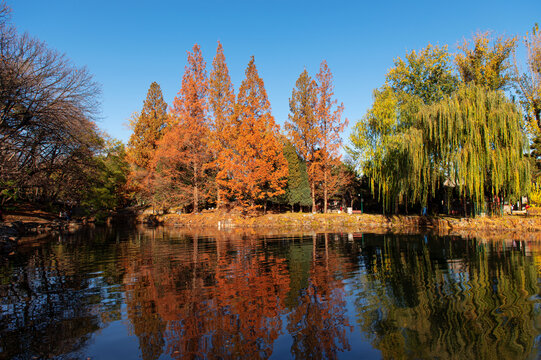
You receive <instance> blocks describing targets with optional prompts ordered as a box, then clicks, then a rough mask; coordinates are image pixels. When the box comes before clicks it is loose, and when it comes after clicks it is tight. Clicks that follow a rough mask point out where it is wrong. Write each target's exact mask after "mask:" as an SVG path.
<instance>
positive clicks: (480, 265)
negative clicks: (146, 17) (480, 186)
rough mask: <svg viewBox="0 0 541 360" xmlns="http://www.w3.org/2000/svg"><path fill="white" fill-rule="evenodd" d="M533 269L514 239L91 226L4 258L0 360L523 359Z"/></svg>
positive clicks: (531, 326)
mask: <svg viewBox="0 0 541 360" xmlns="http://www.w3.org/2000/svg"><path fill="white" fill-rule="evenodd" d="M540 275H541V247H540V246H539V245H536V244H526V243H525V242H510V243H505V242H497V243H484V242H481V241H477V240H462V239H459V238H452V237H446V238H443V237H432V236H426V237H425V236H397V235H367V234H365V235H362V234H349V235H348V234H317V235H316V234H309V235H296V236H293V235H292V236H278V235H273V236H263V235H258V234H255V233H246V232H242V233H226V232H217V231H216V232H209V231H207V232H201V233H194V232H186V231H182V230H164V229H128V230H120V229H118V230H115V229H108V230H99V231H98V230H88V231H86V232H82V233H78V234H76V235H74V236H70V237H64V238H61V239H49V240H47V241H45V242H44V243H43V244H41V245H40V246H27V247H24V248H23V249H22V251H21V253H20V254H19V255H18V256H17V257H16V258H15V259H13V260H11V261H10V262H9V263H5V264H3V265H1V267H0V296H1V299H2V300H1V307H0V358H6V359H7V358H31V357H32V356H36V357H43V358H46V357H62V358H81V357H84V358H86V357H87V356H90V357H99V358H114V356H113V355H112V354H111V353H109V352H108V351H107V346H106V345H101V344H107V342H106V339H105V338H106V335H105V334H104V332H105V330H106V329H115V347H120V348H128V347H130V346H133V342H132V341H131V339H134V338H135V339H136V340H137V341H136V342H135V343H136V344H137V345H138V349H134V350H135V351H136V353H137V354H138V356H139V357H140V358H142V359H145V360H151V359H158V358H161V359H167V358H172V359H197V358H209V359H217V358H246V359H254V358H255V359H257V358H269V357H272V356H273V355H274V356H278V355H277V354H280V356H281V357H283V355H284V354H289V356H290V357H292V358H316V359H319V358H321V359H323V358H330V359H334V358H346V357H358V356H359V355H363V354H360V349H362V348H364V349H372V351H376V353H375V357H377V358H382V357H383V358H389V359H391V358H392V359H395V358H440V359H443V358H453V359H454V358H495V357H496V356H498V357H500V358H513V359H520V358H536V357H537V356H538V355H539V354H541V348H540V346H541V345H540V343H541V335H540V334H541V308H540V303H541V302H540V294H539V278H541V276H540ZM112 325H124V326H112ZM137 345H136V346H137ZM364 355H365V354H364Z"/></svg>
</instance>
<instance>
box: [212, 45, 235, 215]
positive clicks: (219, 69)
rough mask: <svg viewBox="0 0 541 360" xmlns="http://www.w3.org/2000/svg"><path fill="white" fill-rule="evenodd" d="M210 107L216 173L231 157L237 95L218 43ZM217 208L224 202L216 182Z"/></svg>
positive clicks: (213, 69) (213, 64) (213, 68)
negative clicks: (232, 128) (231, 138)
mask: <svg viewBox="0 0 541 360" xmlns="http://www.w3.org/2000/svg"><path fill="white" fill-rule="evenodd" d="M208 95H209V107H210V111H211V112H212V117H211V121H210V129H211V131H210V143H209V145H210V148H211V151H212V154H213V160H214V167H215V169H216V172H219V171H222V170H223V169H224V164H225V162H226V159H227V158H229V157H230V156H231V146H230V143H229V138H230V131H231V120H232V115H233V111H234V107H235V93H234V90H233V85H232V84H231V78H230V77H229V70H228V68H227V64H226V62H225V55H224V52H223V48H222V44H221V43H220V42H218V48H217V49H216V56H215V57H214V61H213V62H212V71H211V73H210V77H209V90H208ZM215 184H216V193H217V199H216V207H217V208H220V207H221V205H222V202H223V199H222V198H223V196H222V192H223V190H222V189H221V188H220V186H219V183H218V182H216V183H215Z"/></svg>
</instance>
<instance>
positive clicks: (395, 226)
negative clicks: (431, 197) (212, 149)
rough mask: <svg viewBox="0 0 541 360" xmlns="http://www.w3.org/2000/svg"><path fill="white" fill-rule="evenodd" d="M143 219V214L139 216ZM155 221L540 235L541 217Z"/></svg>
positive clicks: (214, 216)
mask: <svg viewBox="0 0 541 360" xmlns="http://www.w3.org/2000/svg"><path fill="white" fill-rule="evenodd" d="M139 219H140V220H142V219H143V215H141V216H140V218H139ZM156 220H157V221H158V222H160V223H162V224H164V225H166V226H177V227H212V228H224V229H225V228H276V229H299V230H308V231H330V230H333V231H359V232H363V231H364V232H367V231H374V230H378V231H382V230H383V231H395V232H399V231H402V230H408V231H411V230H415V229H417V230H434V231H437V232H440V233H459V232H467V231H484V232H486V231H497V232H539V233H540V235H541V217H539V216H521V215H511V216H501V217H500V216H498V217H477V218H457V217H423V216H416V215H413V216H383V215H373V214H353V215H348V214H310V213H308V214H306V213H300V214H299V213H286V214H267V215H261V216H252V217H244V216H241V215H232V214H224V213H213V212H209V213H201V214H180V215H178V214H166V215H161V216H157V217H156Z"/></svg>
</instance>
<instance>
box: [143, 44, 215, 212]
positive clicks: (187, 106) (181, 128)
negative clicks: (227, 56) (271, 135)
mask: <svg viewBox="0 0 541 360" xmlns="http://www.w3.org/2000/svg"><path fill="white" fill-rule="evenodd" d="M205 67H206V65H205V61H204V60H203V56H202V55H201V49H200V48H199V45H197V44H196V45H194V47H193V52H188V65H187V66H186V69H185V72H184V76H183V77H182V87H181V89H180V91H179V93H178V96H176V97H175V99H174V101H173V108H172V109H171V114H170V119H169V128H170V129H169V130H168V131H167V132H166V134H165V135H164V137H163V138H162V140H161V141H160V145H159V147H158V149H157V151H156V154H155V159H154V169H155V171H156V172H157V173H159V177H158V179H159V180H160V181H162V182H163V181H164V179H165V181H166V184H169V186H165V187H164V189H166V190H167V191H169V190H172V189H176V190H177V191H179V192H180V193H181V194H179V195H180V197H182V193H184V194H187V193H189V194H191V197H192V204H193V212H198V211H199V203H200V201H201V198H205V197H206V196H207V194H208V188H209V179H210V174H209V163H210V161H211V154H210V152H209V150H208V135H209V124H208V118H207V107H208V104H207V92H208V81H207V73H206V68H205ZM168 195H169V196H173V194H172V193H169V194H168Z"/></svg>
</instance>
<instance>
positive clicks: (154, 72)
mask: <svg viewBox="0 0 541 360" xmlns="http://www.w3.org/2000/svg"><path fill="white" fill-rule="evenodd" d="M7 4H8V5H9V6H10V7H11V8H12V21H13V23H14V24H15V26H16V27H17V28H18V30H19V31H20V32H28V33H29V34H31V35H33V36H35V37H38V38H39V39H41V40H42V41H45V42H46V43H47V44H48V45H49V46H50V47H51V48H55V49H57V50H59V51H60V52H63V53H66V55H67V56H68V57H69V58H70V59H71V60H72V61H73V63H74V64H75V65H77V66H86V67H87V68H88V69H89V71H90V72H91V73H92V74H93V75H94V77H95V80H96V81H97V82H99V83H100V84H101V88H102V94H101V96H100V100H101V104H102V105H101V109H100V114H101V119H100V120H99V121H98V125H99V126H100V128H102V129H103V130H105V131H107V132H108V133H109V134H110V135H112V136H114V137H116V138H119V139H121V140H123V141H125V142H126V141H127V140H128V138H129V136H130V130H129V129H128V128H127V127H126V126H125V124H126V123H127V120H128V118H129V117H130V116H131V114H132V113H133V112H136V111H140V110H141V108H142V104H143V100H144V98H145V97H146V92H147V90H148V87H149V85H150V83H151V82H152V81H156V82H158V83H159V84H160V86H161V87H162V90H163V93H164V97H165V100H166V101H167V102H168V104H171V103H172V100H173V98H174V97H175V95H176V94H177V93H178V91H179V89H180V86H181V78H182V74H183V72H184V66H185V65H186V51H188V50H191V48H192V47H193V45H194V43H198V44H199V45H200V46H201V48H202V51H203V56H204V57H205V59H206V62H207V67H208V69H209V71H210V65H211V63H212V59H213V57H214V55H215V52H216V46H217V41H221V42H222V44H223V46H224V51H225V55H226V59H227V64H228V66H229V70H230V73H231V77H232V81H233V84H234V86H235V90H236V89H238V87H239V85H240V83H241V81H242V79H243V76H244V69H245V67H246V65H247V63H248V61H249V59H250V56H251V55H254V56H255V61H256V66H257V68H258V70H259V73H260V75H261V76H262V78H263V80H264V82H265V87H266V89H267V93H268V95H269V99H270V101H271V106H272V110H273V115H274V116H275V118H276V121H277V122H278V123H279V124H280V125H283V123H284V121H285V120H286V119H287V115H288V112H289V100H288V99H289V97H290V95H291V90H292V88H293V86H294V84H295V81H296V79H297V77H298V75H299V74H300V73H301V72H302V70H303V69H304V68H306V69H307V70H308V71H309V72H310V73H311V74H312V75H315V73H317V71H318V69H319V64H320V62H321V61H322V60H323V59H326V60H327V62H328V64H329V66H330V68H331V70H332V72H333V74H334V85H335V94H336V98H337V99H338V100H339V101H340V102H343V103H344V105H345V112H344V115H345V116H346V117H347V118H348V119H349V121H350V128H351V126H352V125H353V124H354V123H355V122H356V121H357V120H358V119H360V118H361V117H362V116H363V115H364V113H365V112H366V109H367V108H368V107H369V106H370V105H371V102H372V90H373V89H374V88H376V87H379V86H381V85H382V84H383V82H384V78H385V74H386V72H387V71H388V70H389V68H390V67H392V65H393V59H395V58H396V57H399V56H400V57H402V56H404V54H405V53H406V51H410V50H414V49H421V48H423V47H425V46H426V45H427V44H428V43H432V44H439V45H445V44H447V45H449V49H450V51H451V52H455V50H456V46H457V44H458V43H459V42H461V41H462V40H463V39H464V38H468V39H469V38H471V37H472V35H473V34H474V33H476V32H478V31H486V30H492V31H493V32H494V33H496V34H504V35H520V36H523V35H524V34H525V33H526V32H527V31H529V30H530V29H531V28H532V26H533V24H534V23H535V22H539V23H541V1H540V0H530V1H522V0H514V1H509V0H507V1H499V0H492V1H475V0H469V1H462V0H453V1H436V0H433V1H417V2H414V1H403V0H402V1H370V2H367V1H350V2H349V1H292V0H291V1H281V0H279V1H273V0H267V1H259V0H252V1H234V0H229V1H159V0H154V1H133V0H132V1H124V0H122V1H115V0H107V1H102V0H93V1H80V0H66V1H55V0H48V1H43V0H17V1H13V0H11V1H10V0H8V1H7ZM346 136H347V134H345V135H344V137H346Z"/></svg>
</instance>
